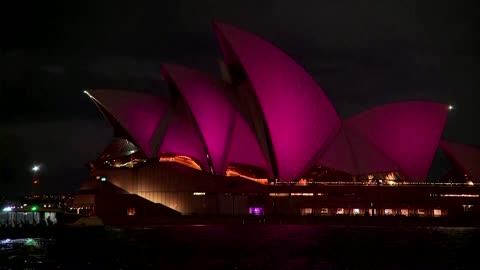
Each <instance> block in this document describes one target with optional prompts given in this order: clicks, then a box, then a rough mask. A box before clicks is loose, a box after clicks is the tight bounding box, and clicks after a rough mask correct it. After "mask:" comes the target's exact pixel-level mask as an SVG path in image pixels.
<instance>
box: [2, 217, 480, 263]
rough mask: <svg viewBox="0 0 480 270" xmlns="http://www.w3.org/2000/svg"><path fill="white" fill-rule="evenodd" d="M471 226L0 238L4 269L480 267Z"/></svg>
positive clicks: (207, 229)
mask: <svg viewBox="0 0 480 270" xmlns="http://www.w3.org/2000/svg"><path fill="white" fill-rule="evenodd" d="M479 241H480V230H478V229H474V228H447V227H437V228H435V227H432V228H413V227H409V228H402V227H348V226H338V227H329V226H303V225H288V226H270V225H262V226H220V225H208V226H202V224H197V225H192V226H158V227H155V226H153V227H137V228H131V229H118V228H117V229H98V230H87V229H85V230H84V229H81V230H76V231H73V232H72V231H65V232H64V233H63V234H59V235H56V236H55V237H54V239H44V238H22V239H0V269H19V268H20V269H25V268H29V269H72V268H73V269H112V268H113V269H119V268H123V269H125V268H131V269H145V268H153V269H160V268H161V269H193V268H195V269H235V268H237V269H312V268H313V269H422V270H423V269H477V267H473V266H474V265H476V262H475V258H476V246H477V243H478V242H479Z"/></svg>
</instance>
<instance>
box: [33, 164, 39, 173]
mask: <svg viewBox="0 0 480 270" xmlns="http://www.w3.org/2000/svg"><path fill="white" fill-rule="evenodd" d="M38 170H40V166H38V165H35V166H33V168H32V171H34V172H38Z"/></svg>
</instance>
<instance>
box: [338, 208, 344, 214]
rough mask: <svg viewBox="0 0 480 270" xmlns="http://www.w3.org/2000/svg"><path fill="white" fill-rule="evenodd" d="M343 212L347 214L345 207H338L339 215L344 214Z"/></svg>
mask: <svg viewBox="0 0 480 270" xmlns="http://www.w3.org/2000/svg"><path fill="white" fill-rule="evenodd" d="M343 214H345V209H343V208H337V215H343Z"/></svg>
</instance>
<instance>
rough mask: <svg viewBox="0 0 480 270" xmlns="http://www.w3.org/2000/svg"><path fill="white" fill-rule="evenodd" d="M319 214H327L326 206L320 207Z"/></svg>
mask: <svg viewBox="0 0 480 270" xmlns="http://www.w3.org/2000/svg"><path fill="white" fill-rule="evenodd" d="M320 214H322V215H327V214H328V208H321V209H320Z"/></svg>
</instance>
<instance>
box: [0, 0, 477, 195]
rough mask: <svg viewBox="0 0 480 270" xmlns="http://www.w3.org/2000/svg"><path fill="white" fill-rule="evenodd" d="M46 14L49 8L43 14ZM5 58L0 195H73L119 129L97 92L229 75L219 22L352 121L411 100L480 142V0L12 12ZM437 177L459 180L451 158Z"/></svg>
mask: <svg viewBox="0 0 480 270" xmlns="http://www.w3.org/2000/svg"><path fill="white" fill-rule="evenodd" d="M36 5H37V6H36ZM8 10H9V11H11V12H9V14H8V15H7V16H5V17H4V18H5V23H4V25H5V27H6V28H7V31H6V33H5V34H4V37H5V38H4V40H7V42H5V43H3V44H2V48H1V49H0V59H1V60H0V65H1V66H0V68H1V72H0V79H1V82H2V83H1V85H0V87H1V88H0V102H1V104H0V110H1V112H0V139H1V140H0V143H1V149H2V151H1V154H0V164H1V165H0V196H1V195H7V196H14V195H17V194H21V193H25V192H29V191H30V190H31V181H32V172H31V167H32V166H33V164H34V163H38V164H40V166H42V168H41V174H40V176H41V183H42V189H43V191H45V192H48V193H56V192H67V191H72V190H74V189H75V188H76V187H78V185H79V184H80V183H81V182H82V181H83V180H85V179H86V177H87V175H88V169H87V167H86V166H85V164H86V163H88V162H89V161H90V160H93V159H95V158H97V156H98V154H100V152H101V151H102V150H103V149H104V148H105V147H106V146H107V144H108V142H109V141H110V139H111V137H112V130H111V128H110V126H109V124H108V122H107V121H105V120H104V119H103V118H102V116H101V114H100V113H98V111H97V109H96V108H95V106H93V104H91V102H90V100H89V99H88V97H87V96H85V95H84V94H83V90H84V89H95V88H107V89H130V90H136V91H144V92H148V93H157V94H160V95H164V94H166V92H167V86H166V84H165V83H164V82H163V81H162V77H161V75H160V63H163V62H170V63H178V64H182V65H186V66H190V67H194V68H198V69H200V70H203V71H206V72H209V73H212V74H215V75H219V70H218V68H217V64H216V60H217V59H219V58H221V53H220V49H219V47H218V45H217V43H216V40H215V36H214V34H213V31H212V28H211V22H212V20H213V19H216V20H219V21H225V22H228V23H231V24H234V25H237V26H239V27H242V28H245V29H247V30H249V31H251V32H253V33H256V34H259V35H260V36H262V37H264V38H265V39H267V40H269V41H272V42H273V43H274V44H277V45H278V46H279V47H281V48H282V49H284V50H285V51H286V52H287V53H288V54H289V55H290V56H292V58H294V59H295V60H296V61H298V63H300V64H301V65H303V66H304V67H305V68H306V70H307V71H308V72H309V73H310V74H312V76H313V77H314V78H315V80H316V81H317V82H318V83H319V85H320V86H321V87H322V88H323V89H324V90H325V92H326V94H327V95H328V96H329V98H330V99H331V100H332V102H333V104H334V105H335V107H336V108H337V110H338V111H339V112H340V114H341V116H342V118H346V117H348V116H351V115H353V114H355V113H358V112H360V111H363V110H366V109H368V108H370V107H373V106H375V105H379V104H382V103H388V102H395V101H405V100H412V99H420V100H431V101H436V102H442V103H447V104H453V105H454V106H455V110H454V111H453V112H452V113H451V114H450V115H449V119H448V121H447V125H446V128H445V132H444V138H446V139H448V140H451V141H457V142H461V143H470V144H477V145H478V144H480V140H479V138H480V136H479V135H480V129H479V128H478V127H477V126H476V125H472V123H475V121H476V119H478V117H479V115H480V109H479V108H478V107H477V106H476V105H475V104H474V100H478V98H479V94H478V91H475V90H476V88H477V87H478V86H479V80H480V79H479V78H478V77H477V76H476V71H477V70H478V68H479V61H478V60H479V58H478V49H477V48H478V47H480V46H479V45H480V44H478V39H477V38H476V35H475V30H476V24H477V20H478V19H477V16H476V9H475V2H474V1H467V2H462V3H451V2H447V1H442V3H440V2H438V1H435V2H433V1H422V2H421V3H417V2H415V1H403V2H401V3H400V2H399V3H384V2H382V1H369V2H368V3H365V2H363V3H362V4H359V3H356V2H354V1H345V2H342V3H330V2H327V1H319V2H315V3H314V4H308V5H307V4H304V5H301V6H300V5H292V3H291V1H265V2H262V3H258V2H257V1H239V2H235V3H228V4H227V3H224V2H223V1H211V2H210V5H205V4H204V3H198V2H197V1H186V0H185V1H180V2H175V3H174V2H167V3H161V4H160V3H159V4H156V5H154V6H147V5H140V4H137V5H132V6H129V5H126V4H120V3H117V2H110V3H109V4H98V3H96V4H92V5H86V4H83V5H77V6H74V5H70V4H66V3H62V4H60V5H56V6H54V7H51V6H46V5H45V4H43V3H42V4H34V5H33V6H31V7H30V8H28V9H25V8H21V9H20V8H15V7H12V8H10V9H8ZM434 162H435V163H434V164H436V165H434V167H433V168H432V174H433V175H435V176H437V177H439V176H441V174H443V173H446V171H445V170H446V168H448V162H447V161H446V160H445V158H444V157H443V155H442V154H438V155H437V157H436V160H435V161H434Z"/></svg>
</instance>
